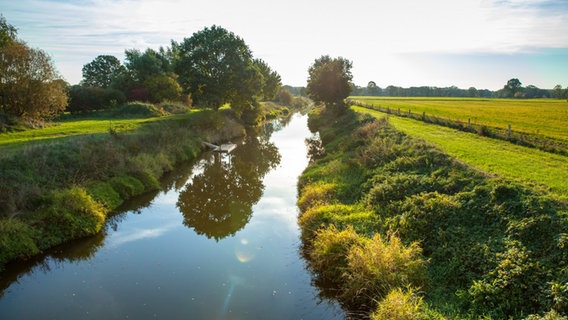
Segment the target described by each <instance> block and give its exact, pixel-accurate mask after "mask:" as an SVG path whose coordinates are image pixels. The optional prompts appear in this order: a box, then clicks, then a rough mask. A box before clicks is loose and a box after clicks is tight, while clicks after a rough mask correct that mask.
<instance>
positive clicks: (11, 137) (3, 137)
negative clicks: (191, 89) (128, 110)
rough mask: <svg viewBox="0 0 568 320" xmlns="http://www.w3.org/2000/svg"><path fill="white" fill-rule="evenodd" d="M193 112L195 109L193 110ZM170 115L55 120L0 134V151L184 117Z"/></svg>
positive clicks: (130, 128)
mask: <svg viewBox="0 0 568 320" xmlns="http://www.w3.org/2000/svg"><path fill="white" fill-rule="evenodd" d="M193 112H195V111H193ZM184 116H185V115H170V116H165V117H152V118H133V119H116V118H112V117H104V116H103V117H101V116H96V117H81V118H68V119H64V120H61V121H56V122H54V123H52V124H50V125H48V126H46V127H45V128H41V129H29V130H24V131H15V132H8V133H1V134H0V152H6V151H10V150H16V149H18V148H20V147H22V146H25V145H27V144H31V143H37V142H47V141H49V140H55V139H61V138H67V137H72V136H78V135H86V134H100V133H109V132H110V131H111V130H112V131H114V132H125V131H131V130H136V129H138V128H140V127H141V126H143V125H144V124H146V123H150V122H155V121H162V120H165V119H172V118H176V117H184Z"/></svg>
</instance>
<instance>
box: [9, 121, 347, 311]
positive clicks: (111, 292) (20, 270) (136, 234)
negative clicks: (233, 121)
mask: <svg viewBox="0 0 568 320" xmlns="http://www.w3.org/2000/svg"><path fill="white" fill-rule="evenodd" d="M288 122H289V123H288ZM306 123H307V118H306V116H301V115H295V116H293V117H292V118H291V119H289V120H288V121H280V122H274V123H272V124H270V125H267V126H265V128H264V130H262V131H263V132H262V133H261V134H259V135H258V137H255V136H254V135H249V136H248V137H247V138H246V139H244V141H242V142H241V143H240V144H239V146H238V147H237V149H235V150H234V151H233V153H232V154H231V155H224V156H221V157H219V156H216V155H214V154H212V153H209V154H206V155H204V156H203V157H202V158H201V159H200V160H199V161H197V162H195V163H193V164H191V165H186V166H183V167H182V168H180V169H179V170H177V171H176V172H175V173H173V174H172V175H171V176H170V177H168V179H166V180H167V181H164V185H165V187H164V189H163V191H161V192H159V193H158V194H153V195H148V196H146V198H145V199H144V198H143V199H138V203H133V204H130V205H131V206H132V209H131V210H127V211H125V212H123V213H120V214H118V215H116V216H114V217H113V218H112V219H110V220H109V222H108V224H107V228H106V231H105V232H103V233H101V234H100V235H97V236H95V237H92V238H88V239H84V240H81V241H79V242H76V243H73V244H71V245H67V246H64V247H61V248H58V249H56V250H53V252H52V253H50V254H49V255H47V256H45V257H41V258H38V259H36V260H35V261H30V262H27V263H24V264H18V265H14V266H10V267H9V268H8V270H7V271H6V272H4V273H3V274H0V319H153V318H159V319H341V318H343V317H344V313H343V311H342V310H341V309H340V307H339V306H338V305H337V304H335V303H333V302H329V301H326V300H325V299H324V300H322V298H320V297H319V296H318V289H317V288H316V287H313V286H312V284H311V282H312V280H311V276H310V273H309V272H308V271H307V270H306V266H305V261H304V260H303V259H302V258H301V256H300V252H299V246H300V240H299V229H298V225H297V215H298V210H297V208H296V193H297V192H296V183H297V177H298V175H299V174H300V173H301V172H302V170H303V169H304V168H305V167H306V165H307V163H308V160H307V156H306V155H307V151H306V146H305V144H304V140H305V139H306V138H308V137H310V136H311V134H310V132H309V130H308V129H307V124H306Z"/></svg>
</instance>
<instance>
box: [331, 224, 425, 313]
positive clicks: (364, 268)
mask: <svg viewBox="0 0 568 320" xmlns="http://www.w3.org/2000/svg"><path fill="white" fill-rule="evenodd" d="M421 252H422V250H421V249H420V247H419V245H418V243H416V242H415V243H412V244H410V245H409V246H405V245H404V244H402V242H401V240H400V239H399V238H398V237H397V236H396V235H390V236H388V237H384V236H381V235H380V234H375V235H374V236H373V237H372V238H371V239H367V240H366V241H364V242H363V243H362V244H361V245H357V246H353V247H351V249H350V250H349V254H348V256H347V261H348V270H349V271H348V273H347V274H346V276H345V285H344V290H343V292H342V294H341V296H342V299H344V300H346V301H353V302H357V304H360V305H371V304H372V302H373V301H376V299H382V298H384V297H386V295H387V294H388V293H389V292H390V291H391V290H393V289H396V288H404V287H407V286H412V287H416V288H420V287H422V286H423V285H424V284H425V282H426V261H425V260H424V259H423V258H422V254H421Z"/></svg>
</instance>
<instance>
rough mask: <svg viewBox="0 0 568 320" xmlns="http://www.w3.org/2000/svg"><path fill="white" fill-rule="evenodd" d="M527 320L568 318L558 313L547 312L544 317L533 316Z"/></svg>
mask: <svg viewBox="0 0 568 320" xmlns="http://www.w3.org/2000/svg"><path fill="white" fill-rule="evenodd" d="M526 320H568V317H565V316H563V315H561V314H559V313H558V312H556V311H554V310H551V311H550V312H547V313H545V314H544V315H542V316H539V315H536V314H531V315H530V316H528V317H527V318H526Z"/></svg>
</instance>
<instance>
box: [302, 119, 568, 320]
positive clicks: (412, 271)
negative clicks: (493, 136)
mask: <svg viewBox="0 0 568 320" xmlns="http://www.w3.org/2000/svg"><path fill="white" fill-rule="evenodd" d="M309 125H310V129H311V130H312V131H314V132H319V136H320V140H314V141H310V142H309V145H310V149H311V155H312V162H311V164H310V165H309V167H308V168H307V169H306V170H305V171H304V173H303V174H302V176H301V177H300V180H299V183H298V190H299V200H298V205H299V207H300V210H301V214H300V217H299V224H300V226H301V229H302V239H303V243H304V249H303V251H304V253H305V255H306V257H307V259H308V261H309V265H310V267H311V268H312V269H313V270H314V272H315V275H316V280H315V281H316V283H320V284H322V288H323V289H322V290H323V291H322V295H324V296H327V297H333V298H335V299H337V300H338V301H339V302H340V303H341V304H342V305H343V306H344V308H345V309H346V310H351V312H352V313H353V314H354V316H362V317H370V318H371V319H464V318H465V319H474V318H493V319H520V318H529V319H565V316H566V314H567V312H568V284H567V283H568V264H567V263H568V251H566V245H567V243H568V220H567V215H568V208H567V206H566V203H565V202H562V201H560V200H558V198H557V197H555V196H554V195H551V194H550V193H547V192H544V191H540V189H539V190H536V189H534V188H532V187H530V186H528V185H526V184H523V183H519V182H512V181H509V180H507V179H505V178H500V177H494V176H490V175H488V174H486V173H484V172H481V171H477V170H475V169H473V168H471V167H469V166H468V165H465V164H463V163H461V162H458V161H456V160H455V159H453V158H451V157H450V156H448V155H446V154H444V153H443V152H441V151H440V150H438V149H436V148H434V147H433V146H431V145H429V144H427V143H426V142H424V141H423V140H421V139H417V138H413V137H410V136H408V135H406V134H404V133H402V132H400V131H397V130H396V129H395V128H394V127H393V126H392V125H391V124H389V121H388V119H386V118H381V119H377V118H374V117H372V116H370V115H363V114H357V113H355V112H353V111H352V110H346V111H344V112H342V113H341V114H339V115H338V113H337V111H330V109H326V108H318V109H314V110H313V111H312V112H311V114H310V118H309ZM323 284H325V285H323Z"/></svg>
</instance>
